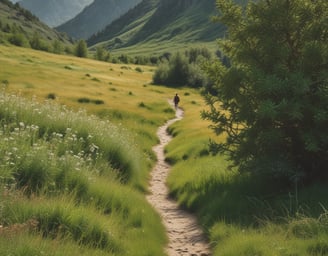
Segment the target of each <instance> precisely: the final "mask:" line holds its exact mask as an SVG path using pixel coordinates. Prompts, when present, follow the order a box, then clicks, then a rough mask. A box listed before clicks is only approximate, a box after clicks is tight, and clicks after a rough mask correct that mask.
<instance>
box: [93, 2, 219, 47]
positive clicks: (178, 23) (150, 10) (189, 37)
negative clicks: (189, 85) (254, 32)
mask: <svg viewBox="0 0 328 256" xmlns="http://www.w3.org/2000/svg"><path fill="white" fill-rule="evenodd" d="M214 14H215V0H167V1H158V0H157V1H156V0H144V1H143V2H142V3H140V4H139V5H138V6H136V7H135V8H134V9H132V10H130V11H129V12H128V13H127V14H125V15H124V16H122V17H121V18H120V19H118V20H116V21H115V22H113V23H112V24H110V25H109V26H107V27H106V28H105V29H104V30H103V31H102V32H100V33H97V34H96V35H94V36H92V37H91V38H90V39H89V40H88V44H89V45H94V44H97V43H99V42H103V41H107V42H106V43H105V44H104V45H106V47H107V48H110V49H117V48H123V47H128V46H132V45H137V44H141V43H145V42H147V43H148V44H154V45H159V44H161V45H163V44H166V43H168V42H174V43H176V44H177V45H180V44H183V43H199V42H209V41H214V40H215V39H216V38H218V37H220V36H221V35H222V33H223V31H224V28H223V27H222V26H221V25H220V24H217V23H213V22H212V21H211V17H212V16H213V15H214ZM148 48H151V47H148Z"/></svg>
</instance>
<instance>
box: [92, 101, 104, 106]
mask: <svg viewBox="0 0 328 256" xmlns="http://www.w3.org/2000/svg"><path fill="white" fill-rule="evenodd" d="M92 102H93V103H94V104H96V105H102V104H105V102H104V101H103V100H93V101H92Z"/></svg>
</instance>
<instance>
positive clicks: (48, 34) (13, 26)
mask: <svg viewBox="0 0 328 256" xmlns="http://www.w3.org/2000/svg"><path fill="white" fill-rule="evenodd" d="M0 43H11V44H14V45H17V46H25V47H32V48H34V49H38V50H46V51H54V52H58V51H60V49H64V48H65V47H69V46H72V42H71V41H70V39H69V38H68V37H67V36H66V35H64V34H61V33H59V32H57V31H56V30H54V29H52V28H50V27H48V26H47V25H45V24H44V23H42V22H41V21H40V20H39V19H38V18H37V17H36V16H34V15H33V14H32V13H31V12H30V11H28V10H25V9H23V8H21V7H20V6H19V5H18V4H13V3H11V2H10V1H8V0H0Z"/></svg>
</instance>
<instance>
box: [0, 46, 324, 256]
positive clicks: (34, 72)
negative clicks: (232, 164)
mask: <svg viewBox="0 0 328 256" xmlns="http://www.w3.org/2000/svg"><path fill="white" fill-rule="evenodd" d="M154 69H155V67H149V66H136V65H121V64H115V65H114V64H110V63H105V62H98V61H94V60H90V59H79V58H75V57H69V56H59V55H53V54H48V53H44V52H38V51H33V50H30V49H23V48H16V47H12V46H10V47H8V46H3V45H1V46H0V83H1V86H2V87H3V88H2V92H1V97H0V117H1V128H0V136H1V142H0V158H1V168H0V172H1V173H0V177H1V178H0V179H1V180H0V182H1V189H0V192H1V199H0V220H1V221H0V225H1V227H0V254H1V255H8V254H12V255H68V254H69V255H164V249H163V248H164V246H165V244H166V242H167V238H166V236H165V231H164V228H163V226H162V224H161V222H160V218H159V216H158V215H157V214H156V212H155V211H154V210H153V209H152V208H151V207H150V206H149V204H148V203H147V202H146V200H145V193H147V181H148V174H149V171H150V170H151V167H152V166H153V164H154V161H155V160H156V159H155V156H154V154H153V152H152V150H151V148H152V146H153V145H155V144H156V143H157V142H158V139H157V138H156V130H157V128H158V126H160V125H161V124H163V123H164V122H165V121H166V120H168V119H170V118H172V117H174V111H173V110H172V108H171V107H170V105H169V104H168V100H171V99H172V97H173V95H174V94H175V93H176V92H178V93H179V94H180V96H181V107H182V108H183V109H184V118H183V120H181V121H179V122H177V123H175V124H173V125H172V126H171V127H170V128H169V132H170V133H171V134H172V135H173V136H174V139H173V140H172V142H171V143H170V144H169V145H168V146H167V147H166V156H167V161H168V162H169V163H171V164H172V165H173V169H172V171H171V173H170V176H169V179H168V181H167V183H168V185H169V188H170V191H171V195H172V196H173V197H175V198H176V199H177V200H178V202H179V203H180V204H181V206H182V207H184V208H186V209H188V210H190V211H192V212H194V213H195V214H196V215H197V216H198V218H199V221H200V223H201V224H202V226H203V228H204V230H205V232H206V234H207V235H208V237H209V240H210V243H211V245H212V248H213V255H269V256H270V255H294V256H296V255H328V242H327V241H328V213H327V208H328V198H327V196H326V195H327V186H326V184H316V186H312V187H307V188H302V189H301V188H299V187H298V186H297V184H295V187H294V188H292V189H291V190H290V191H281V190H280V189H279V184H272V183H270V182H269V181H264V180H254V179H249V177H247V176H240V175H239V174H238V173H236V172H235V171H234V170H228V165H229V163H228V162H227V161H226V160H225V158H224V157H223V156H212V155H211V154H210V153H209V151H208V141H209V139H210V138H211V139H215V140H220V139H222V138H217V137H215V136H214V135H213V134H212V133H211V131H210V130H209V129H208V125H209V123H208V122H206V121H203V120H201V118H200V112H201V111H202V110H203V109H204V108H205V105H204V102H203V99H202V97H201V96H200V94H199V91H196V90H193V89H189V88H182V89H173V88H167V87H163V86H155V85H151V80H152V74H153V71H154Z"/></svg>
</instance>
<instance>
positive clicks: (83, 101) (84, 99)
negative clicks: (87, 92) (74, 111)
mask: <svg viewBox="0 0 328 256" xmlns="http://www.w3.org/2000/svg"><path fill="white" fill-rule="evenodd" d="M77 101H78V102H79V103H90V101H91V100H90V99H89V98H79V99H78V100H77Z"/></svg>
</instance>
